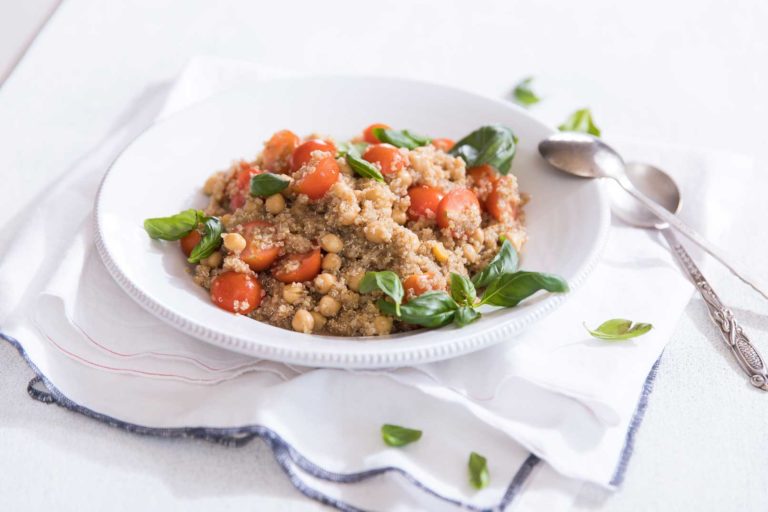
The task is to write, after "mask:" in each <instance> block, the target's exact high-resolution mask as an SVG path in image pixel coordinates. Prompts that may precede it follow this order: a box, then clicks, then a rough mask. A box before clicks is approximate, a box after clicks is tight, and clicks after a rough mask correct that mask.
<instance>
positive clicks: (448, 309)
mask: <svg viewBox="0 0 768 512" xmlns="http://www.w3.org/2000/svg"><path fill="white" fill-rule="evenodd" d="M376 305H377V306H378V307H379V310H380V311H381V312H382V313H384V314H386V315H390V316H395V317H397V319H398V320H402V321H403V322H406V323H409V324H414V325H421V326H423V327H442V326H443V325H446V324H449V323H451V321H452V320H453V316H454V315H455V314H456V310H457V309H458V307H459V305H458V304H456V301H454V300H453V299H452V298H451V296H450V295H448V294H447V293H445V292H442V291H431V292H426V293H422V294H421V295H419V296H418V297H416V298H414V299H411V300H409V301H408V302H406V303H405V304H403V305H402V306H400V314H399V315H397V314H396V313H395V305H394V304H392V303H391V302H387V301H385V300H382V299H379V300H378V301H377V302H376Z"/></svg>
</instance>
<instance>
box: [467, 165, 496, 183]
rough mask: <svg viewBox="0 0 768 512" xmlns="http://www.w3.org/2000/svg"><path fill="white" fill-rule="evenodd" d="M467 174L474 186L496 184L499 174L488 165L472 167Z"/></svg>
mask: <svg viewBox="0 0 768 512" xmlns="http://www.w3.org/2000/svg"><path fill="white" fill-rule="evenodd" d="M467 174H469V176H470V177H471V178H472V181H473V182H474V183H475V184H482V183H496V182H497V181H498V180H499V173H498V172H496V169H494V168H493V167H491V166H490V165H488V164H483V165H480V166H478V167H472V168H471V169H470V170H469V171H467Z"/></svg>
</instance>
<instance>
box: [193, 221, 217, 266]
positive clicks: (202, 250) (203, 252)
mask: <svg viewBox="0 0 768 512" xmlns="http://www.w3.org/2000/svg"><path fill="white" fill-rule="evenodd" d="M222 230H223V228H222V224H221V221H220V220H219V219H218V217H207V218H206V219H205V222H204V223H203V237H202V238H201V239H200V241H199V242H198V243H197V245H196V246H195V247H194V249H192V252H191V253H189V258H187V261H188V262H190V263H199V262H200V260H202V259H205V258H207V257H208V256H210V255H211V254H213V253H214V252H216V250H217V249H218V248H219V247H221V242H222V240H221V232H222Z"/></svg>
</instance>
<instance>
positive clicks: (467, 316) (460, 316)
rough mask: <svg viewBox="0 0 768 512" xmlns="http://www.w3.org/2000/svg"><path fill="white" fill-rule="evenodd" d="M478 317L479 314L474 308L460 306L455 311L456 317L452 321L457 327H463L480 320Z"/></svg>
mask: <svg viewBox="0 0 768 512" xmlns="http://www.w3.org/2000/svg"><path fill="white" fill-rule="evenodd" d="M480 316H481V315H480V312H479V311H478V310H476V309H475V308H473V307H471V306H461V307H460V308H459V309H457V310H456V316H455V317H454V319H453V321H454V322H455V323H456V325H458V326H459V327H464V326H465V325H469V324H471V323H472V322H474V321H475V320H477V319H478V318H480Z"/></svg>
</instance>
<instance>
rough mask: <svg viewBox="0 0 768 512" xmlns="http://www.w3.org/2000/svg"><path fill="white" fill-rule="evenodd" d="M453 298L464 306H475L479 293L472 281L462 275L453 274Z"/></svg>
mask: <svg viewBox="0 0 768 512" xmlns="http://www.w3.org/2000/svg"><path fill="white" fill-rule="evenodd" d="M451 297H453V300H455V301H456V303H457V304H459V305H462V306H474V304H475V300H477V291H476V290H475V285H474V284H472V281H470V280H469V279H467V278H466V277H464V276H463V275H461V274H457V273H456V272H451Z"/></svg>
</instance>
